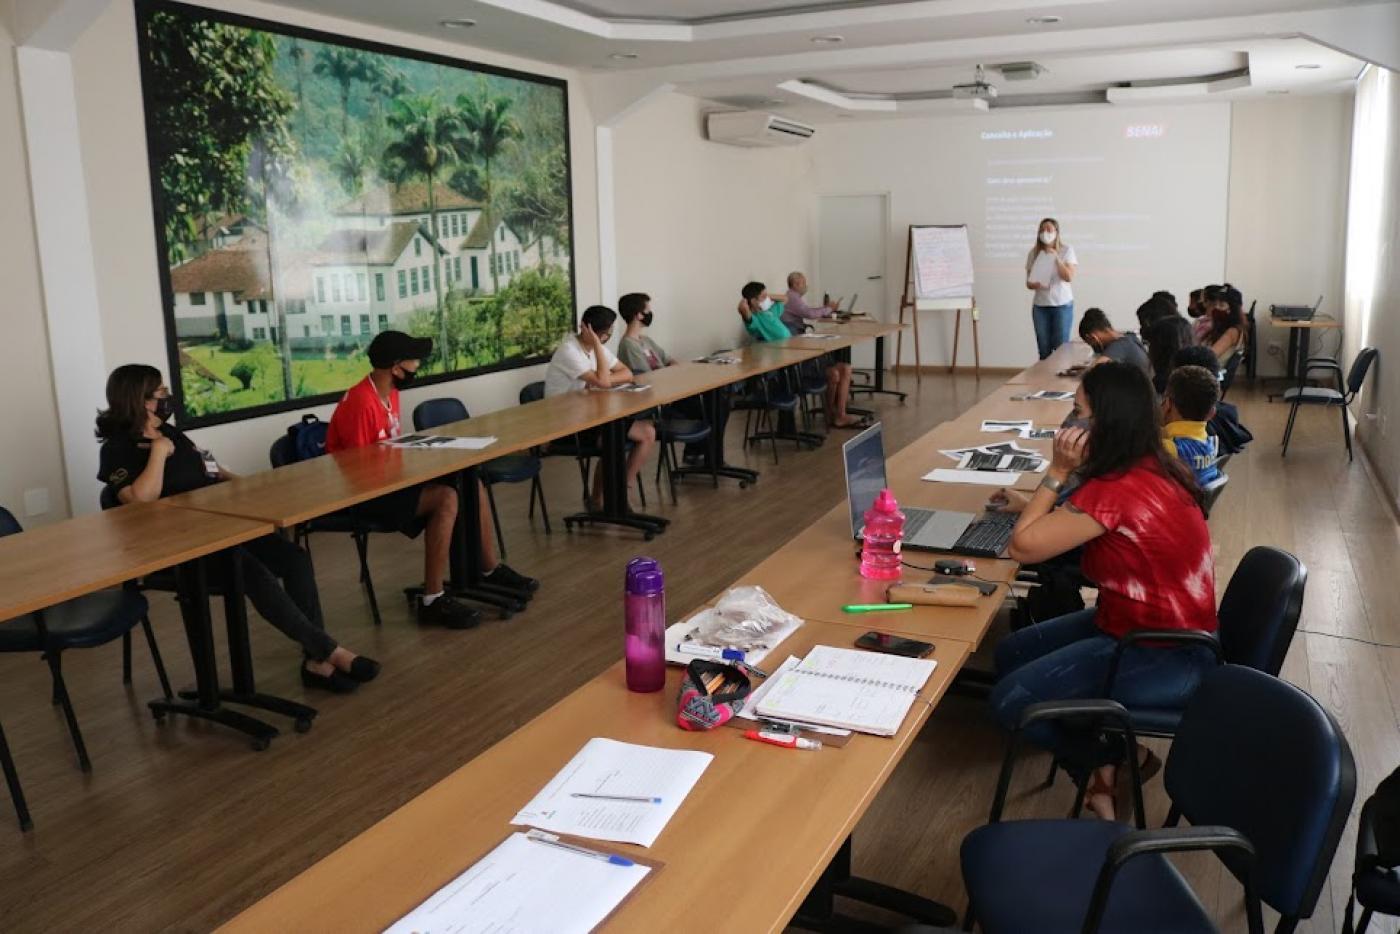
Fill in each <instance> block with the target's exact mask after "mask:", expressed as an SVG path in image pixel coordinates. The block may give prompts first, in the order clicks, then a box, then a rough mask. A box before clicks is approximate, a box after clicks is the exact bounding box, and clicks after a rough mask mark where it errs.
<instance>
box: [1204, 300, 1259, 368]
mask: <svg viewBox="0 0 1400 934" xmlns="http://www.w3.org/2000/svg"><path fill="white" fill-rule="evenodd" d="M1206 310H1207V311H1208V313H1209V314H1210V330H1208V331H1206V335H1205V337H1203V338H1201V343H1202V344H1205V345H1206V346H1207V347H1209V348H1210V349H1211V350H1212V351H1213V352H1214V353H1215V359H1217V360H1219V361H1220V366H1221V367H1222V368H1223V367H1224V366H1225V364H1227V363H1229V362H1230V357H1231V356H1233V355H1234V353H1235V352H1236V351H1237V350H1239V349H1241V348H1242V347H1244V339H1245V335H1246V334H1247V333H1248V330H1249V322H1248V321H1247V320H1246V319H1245V316H1244V296H1243V295H1242V294H1240V290H1239V289H1237V288H1235V287H1234V286H1232V285H1231V284H1230V283H1228V282H1227V283H1225V284H1224V285H1213V286H1211V287H1210V288H1208V289H1206Z"/></svg>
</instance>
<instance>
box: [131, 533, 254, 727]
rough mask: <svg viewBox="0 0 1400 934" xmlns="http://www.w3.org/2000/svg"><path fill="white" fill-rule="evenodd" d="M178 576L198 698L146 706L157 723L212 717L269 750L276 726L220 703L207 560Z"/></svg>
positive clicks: (185, 568) (180, 571) (186, 567)
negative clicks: (175, 717) (174, 718)
mask: <svg viewBox="0 0 1400 934" xmlns="http://www.w3.org/2000/svg"><path fill="white" fill-rule="evenodd" d="M176 577H177V579H178V581H179V604H180V617H181V619H182V620H183V621H184V624H185V638H186V639H187V640H188V641H189V644H190V656H191V657H192V659H193V661H194V675H195V685H196V689H195V691H194V692H193V693H194V698H193V699H181V700H164V699H161V700H153V701H149V702H148V703H147V705H146V706H148V707H149V708H150V709H151V715H152V716H153V717H155V719H156V721H157V722H160V721H162V720H164V719H165V717H166V715H167V714H180V715H181V716H185V717H194V718H196V719H199V720H210V721H212V722H214V723H219V724H222V725H223V726H226V727H229V728H231V729H234V730H238V731H239V732H240V733H243V734H245V735H247V736H249V737H251V738H252V741H253V748H254V749H257V750H263V749H266V748H267V747H268V745H269V744H270V743H271V742H272V738H273V737H274V736H276V735H277V733H278V730H277V728H276V727H275V726H272V725H271V724H269V723H264V722H263V721H261V720H259V719H257V718H255V717H250V716H248V715H247V714H243V713H239V712H238V711H236V710H229V709H227V708H225V707H222V706H220V704H219V700H220V691H219V669H218V665H217V663H216V662H215V659H214V627H213V623H212V622H211V620H210V616H209V582H208V576H207V569H206V568H205V564H204V559H199V560H196V561H193V562H188V563H186V564H182V565H180V566H179V567H178V568H176Z"/></svg>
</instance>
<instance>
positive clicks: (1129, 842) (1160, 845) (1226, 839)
mask: <svg viewBox="0 0 1400 934" xmlns="http://www.w3.org/2000/svg"><path fill="white" fill-rule="evenodd" d="M1197 850H1210V851H1212V852H1214V853H1215V854H1217V855H1218V856H1220V857H1221V859H1222V860H1224V859H1225V856H1226V854H1229V855H1230V857H1231V861H1230V866H1231V869H1232V871H1235V872H1236V874H1237V875H1239V876H1240V877H1241V879H1242V881H1243V883H1244V891H1245V913H1246V916H1247V918H1248V922H1249V931H1250V934H1263V931H1264V919H1263V914H1262V912H1261V911H1260V907H1259V899H1258V896H1257V895H1256V894H1255V891H1254V880H1253V874H1254V846H1253V844H1251V843H1250V842H1249V840H1248V839H1247V838H1246V837H1245V836H1244V835H1243V834H1241V833H1240V832H1239V831H1237V830H1234V829H1233V828H1230V827H1223V826H1209V825H1207V826H1200V827H1163V828H1160V829H1156V830H1133V831H1129V832H1128V833H1126V834H1124V835H1123V836H1121V837H1119V838H1118V839H1117V840H1115V841H1114V842H1113V845H1112V846H1110V847H1109V848H1108V852H1107V853H1106V854H1105V855H1104V861H1103V865H1102V866H1101V867H1100V869H1099V876H1098V879H1097V880H1096V881H1095V883H1094V893H1093V895H1092V896H1091V898H1090V900H1089V912H1088V914H1087V915H1086V916H1085V918H1084V928H1083V930H1084V931H1085V932H1093V931H1097V930H1098V928H1099V925H1100V924H1101V923H1102V922H1103V916H1104V912H1105V911H1106V910H1107V908H1108V896H1109V891H1110V890H1111V889H1112V887H1113V880H1114V877H1115V876H1116V875H1117V874H1118V870H1119V869H1121V868H1122V867H1123V865H1124V864H1125V863H1127V862H1128V861H1129V860H1131V859H1133V858H1134V857H1136V856H1144V855H1148V854H1157V855H1160V854H1163V853H1189V852H1193V851H1197Z"/></svg>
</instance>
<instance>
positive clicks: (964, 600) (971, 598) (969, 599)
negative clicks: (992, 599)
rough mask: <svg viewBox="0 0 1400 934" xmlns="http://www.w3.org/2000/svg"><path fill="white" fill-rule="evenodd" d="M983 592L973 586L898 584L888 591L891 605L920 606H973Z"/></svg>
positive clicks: (956, 584) (961, 584)
mask: <svg viewBox="0 0 1400 934" xmlns="http://www.w3.org/2000/svg"><path fill="white" fill-rule="evenodd" d="M980 596H982V591H981V590H980V589H979V588H977V587H975V586H973V585H972V584H963V583H952V582H949V583H946V584H941V583H940V584H898V585H896V586H894V587H891V588H890V589H889V591H888V598H889V601H890V602H891V603H913V604H916V605H919V606H972V605H974V604H975V603H976V602H977V598H978V597H980Z"/></svg>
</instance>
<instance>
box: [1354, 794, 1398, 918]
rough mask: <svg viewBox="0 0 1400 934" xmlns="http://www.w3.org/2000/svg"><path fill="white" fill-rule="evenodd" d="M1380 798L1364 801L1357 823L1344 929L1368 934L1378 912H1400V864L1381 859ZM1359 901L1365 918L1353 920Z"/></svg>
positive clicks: (1373, 797)
mask: <svg viewBox="0 0 1400 934" xmlns="http://www.w3.org/2000/svg"><path fill="white" fill-rule="evenodd" d="M1375 812H1376V798H1375V796H1374V795H1372V796H1371V797H1370V798H1369V799H1367V801H1366V803H1365V804H1363V805H1361V818H1360V819H1359V820H1358V821H1357V824H1356V864H1355V868H1354V871H1353V872H1352V877H1351V886H1352V897H1351V898H1350V899H1348V900H1347V907H1346V915H1345V918H1346V920H1345V921H1344V923H1343V925H1342V931H1343V932H1349V934H1366V929H1367V928H1368V927H1370V925H1371V916H1372V915H1374V914H1383V915H1391V916H1395V915H1400V868H1396V867H1394V866H1382V865H1381V864H1380V863H1379V862H1378V861H1377V858H1376V857H1377V854H1378V853H1379V847H1378V846H1377V844H1376V813H1375ZM1356 905H1360V906H1361V919H1360V920H1359V921H1357V923H1356V927H1355V928H1353V927H1352V924H1351V919H1352V913H1353V912H1354V911H1355V909H1356Z"/></svg>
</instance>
